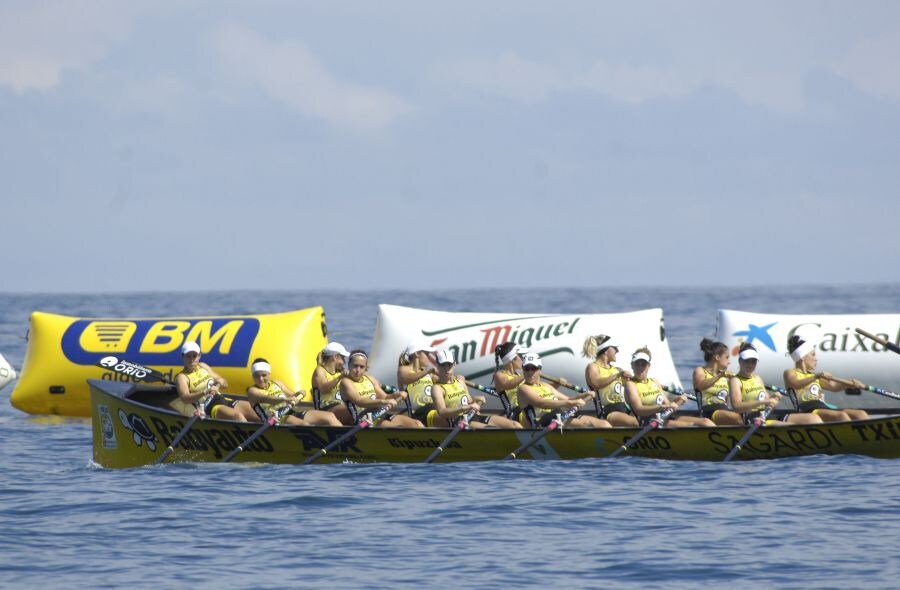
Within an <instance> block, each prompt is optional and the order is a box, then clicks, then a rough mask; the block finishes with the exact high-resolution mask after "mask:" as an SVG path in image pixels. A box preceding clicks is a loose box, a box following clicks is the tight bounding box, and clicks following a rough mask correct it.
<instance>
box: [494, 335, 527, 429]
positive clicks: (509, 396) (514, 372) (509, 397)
mask: <svg viewBox="0 0 900 590" xmlns="http://www.w3.org/2000/svg"><path fill="white" fill-rule="evenodd" d="M525 352H527V351H526V349H525V348H522V346H520V345H518V344H516V343H515V342H504V343H503V344H498V345H497V346H496V347H494V364H495V366H496V367H497V370H496V371H494V376H493V378H492V380H491V382H492V383H493V384H494V389H496V390H497V392H498V395H500V396H501V397H500V401H502V402H503V406H504V411H505V413H506V417H507V418H509V419H511V420H516V419H518V416H519V412H521V411H522V409H521V408H520V407H519V386H520V385H522V383H524V382H525V375H523V374H522V355H523V354H525ZM503 396H505V399H504V397H503Z"/></svg>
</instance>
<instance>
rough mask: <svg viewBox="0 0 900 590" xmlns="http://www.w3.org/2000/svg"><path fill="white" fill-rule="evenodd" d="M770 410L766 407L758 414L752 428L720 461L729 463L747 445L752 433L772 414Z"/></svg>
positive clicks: (771, 408)
mask: <svg viewBox="0 0 900 590" xmlns="http://www.w3.org/2000/svg"><path fill="white" fill-rule="evenodd" d="M772 410H773V407H772V406H766V409H764V410H763V411H762V412H760V414H759V416H757V418H756V420H754V421H753V426H751V427H750V430H748V431H747V432H746V433H745V434H744V436H743V437H741V440H739V441H738V443H737V444H736V445H734V448H733V449H731V450H730V451H728V454H727V455H725V458H724V459H722V461H731V459H733V458H734V456H735V455H737V454H738V452H740V450H741V449H743V448H744V445H745V444H746V443H747V441H748V440H750V437H751V436H753V433H754V432H756V430H757V429H758V428H759V427H760V426H762V425H763V424H765V423H766V419H767V418H768V417H769V414H771V413H772Z"/></svg>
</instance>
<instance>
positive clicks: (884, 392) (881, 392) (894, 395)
mask: <svg viewBox="0 0 900 590" xmlns="http://www.w3.org/2000/svg"><path fill="white" fill-rule="evenodd" d="M829 381H834V382H835V383H840V384H841V385H846V386H847V387H851V388H855V387H856V384H855V383H853V382H852V381H848V380H847V379H841V378H840V377H834V376H832V377H831V378H830V379H829ZM859 389H862V390H863V391H871V392H872V393H877V394H878V395H883V396H885V397H889V398H891V399H900V393H894V392H893V391H887V390H885V389H882V388H880V387H874V386H872V385H863V386H862V387H860V388H859Z"/></svg>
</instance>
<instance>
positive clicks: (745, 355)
mask: <svg viewBox="0 0 900 590" xmlns="http://www.w3.org/2000/svg"><path fill="white" fill-rule="evenodd" d="M738 358H739V359H741V360H742V361H746V360H748V359H757V360H758V359H759V353H758V352H756V351H755V350H753V349H752V348H746V349H744V350H742V351H741V353H740V354H739V355H738Z"/></svg>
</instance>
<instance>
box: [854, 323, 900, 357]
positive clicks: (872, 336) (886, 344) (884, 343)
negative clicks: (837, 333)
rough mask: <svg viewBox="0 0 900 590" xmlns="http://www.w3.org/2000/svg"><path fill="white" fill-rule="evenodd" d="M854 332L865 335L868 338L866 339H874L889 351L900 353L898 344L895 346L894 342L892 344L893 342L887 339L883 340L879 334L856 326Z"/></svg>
mask: <svg viewBox="0 0 900 590" xmlns="http://www.w3.org/2000/svg"><path fill="white" fill-rule="evenodd" d="M856 333H857V334H862V335H863V336H865V337H866V338H868V339H870V340H874V341H875V342H877V343H878V344H880V345H882V346H884V347H885V348H887V349H888V350H890V351H891V352H896V353H897V354H900V346H897V345H896V344H894V343H893V342H890V341H889V340H885V339H884V338H882V337H881V336H878V335H876V334H872V333H871V332H866V331H865V330H863V329H862V328H857V329H856Z"/></svg>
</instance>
